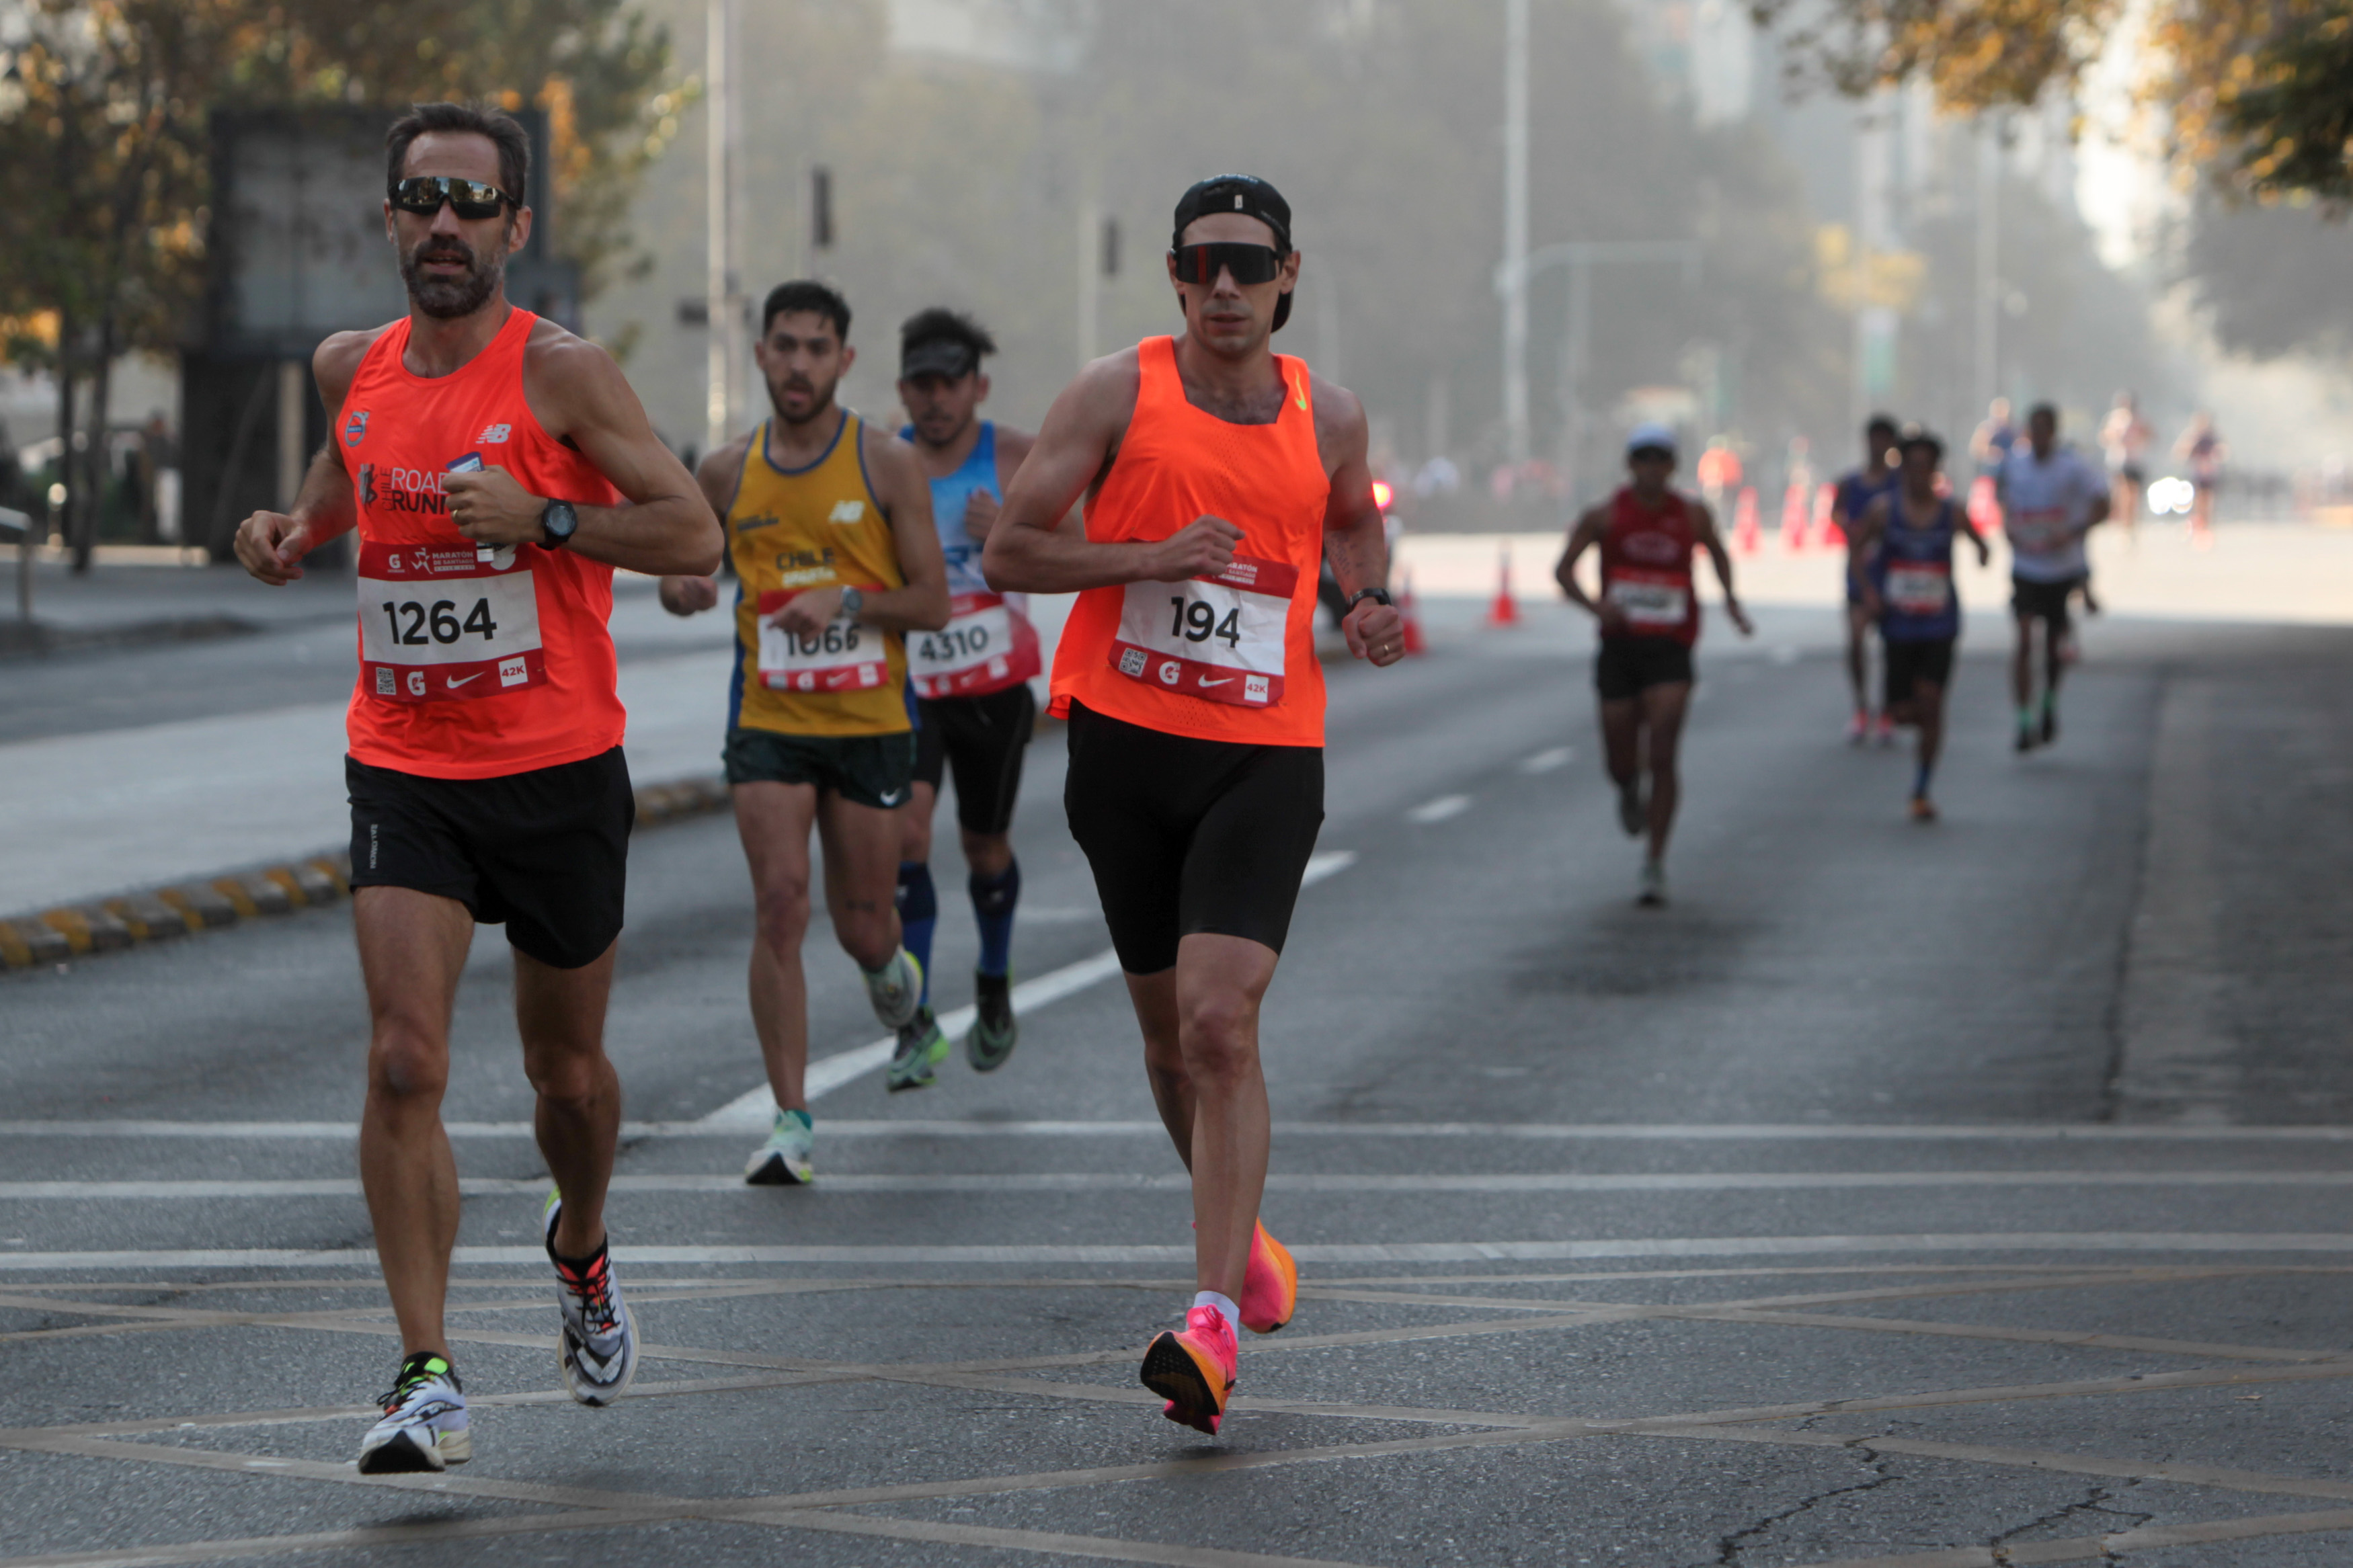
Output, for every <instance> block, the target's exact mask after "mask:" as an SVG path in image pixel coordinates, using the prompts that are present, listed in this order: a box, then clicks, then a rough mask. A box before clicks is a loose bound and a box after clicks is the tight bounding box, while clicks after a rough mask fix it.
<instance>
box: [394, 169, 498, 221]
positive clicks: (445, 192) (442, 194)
mask: <svg viewBox="0 0 2353 1568" xmlns="http://www.w3.org/2000/svg"><path fill="white" fill-rule="evenodd" d="M387 194H388V195H390V196H391V197H392V205H394V206H396V207H398V208H399V209H400V210H401V211H403V212H405V213H415V214H417V216H419V217H431V216H433V215H434V214H436V213H438V212H439V211H440V210H441V204H442V203H443V202H448V204H449V210H450V211H451V212H454V213H456V214H457V215H458V216H459V217H462V218H476V219H480V218H486V217H496V216H499V212H500V209H501V208H503V207H509V206H512V205H515V203H514V199H513V198H512V197H511V196H509V195H507V194H506V193H505V192H504V191H502V190H501V189H499V188H498V186H496V185H486V184H482V182H481V181H480V180H453V179H451V178H450V177H449V176H448V175H447V174H413V175H411V176H409V177H408V178H407V179H406V180H395V181H394V182H393V184H392V189H391V190H390V191H389V192H388V193H387Z"/></svg>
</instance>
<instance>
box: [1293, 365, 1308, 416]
mask: <svg viewBox="0 0 2353 1568" xmlns="http://www.w3.org/2000/svg"><path fill="white" fill-rule="evenodd" d="M1291 395H1292V396H1293V397H1295V398H1297V399H1298V400H1299V406H1300V407H1301V408H1305V407H1306V406H1307V384H1306V383H1305V382H1303V381H1302V380H1301V379H1300V378H1299V374H1298V373H1297V372H1296V371H1293V373H1292V376H1291Z"/></svg>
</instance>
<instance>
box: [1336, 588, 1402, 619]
mask: <svg viewBox="0 0 2353 1568" xmlns="http://www.w3.org/2000/svg"><path fill="white" fill-rule="evenodd" d="M1365 599H1370V600H1371V601H1372V602H1373V603H1375V604H1376V605H1392V606H1393V605H1395V603H1396V602H1395V601H1394V600H1392V599H1391V598H1390V597H1389V591H1388V589H1387V588H1359V589H1357V590H1356V592H1355V593H1353V594H1351V595H1348V608H1349V609H1350V610H1353V609H1355V608H1356V605H1357V603H1358V602H1359V601H1361V600H1365ZM1343 613H1344V614H1345V612H1343Z"/></svg>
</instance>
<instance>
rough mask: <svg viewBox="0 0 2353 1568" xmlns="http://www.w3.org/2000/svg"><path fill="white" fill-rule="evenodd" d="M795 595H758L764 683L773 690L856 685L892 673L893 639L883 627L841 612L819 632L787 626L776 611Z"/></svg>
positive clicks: (880, 680)
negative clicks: (803, 630)
mask: <svg viewBox="0 0 2353 1568" xmlns="http://www.w3.org/2000/svg"><path fill="white" fill-rule="evenodd" d="M865 591H866V592H868V593H880V592H881V588H880V587H879V586H878V587H875V588H870V589H867V590H865ZM797 597H798V594H797V593H786V592H782V591H771V592H769V593H765V594H763V595H760V683H761V684H762V685H764V686H765V687H767V688H768V689H770V690H772V691H855V690H858V689H860V688H863V687H869V686H880V685H881V684H882V683H883V681H885V680H887V679H890V675H891V653H890V645H889V644H888V643H887V642H886V641H884V637H886V635H887V634H885V633H884V632H883V631H882V630H881V628H880V627H877V626H860V625H859V624H858V623H857V622H856V621H853V620H851V619H850V618H849V616H835V617H834V618H833V619H832V620H830V621H828V622H827V623H826V624H825V626H824V627H823V628H822V629H820V630H818V631H816V632H796V631H792V630H789V629H787V628H786V626H784V624H783V623H782V622H781V621H780V620H779V619H778V616H779V615H780V614H781V612H782V611H783V610H784V607H785V606H786V605H788V604H790V603H791V602H792V601H793V600H794V599H795V598H797Z"/></svg>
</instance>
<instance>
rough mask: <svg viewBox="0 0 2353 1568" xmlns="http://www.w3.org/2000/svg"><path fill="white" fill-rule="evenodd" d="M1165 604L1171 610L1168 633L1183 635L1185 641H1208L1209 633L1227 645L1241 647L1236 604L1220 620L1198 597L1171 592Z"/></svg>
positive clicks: (1240, 617) (1238, 609)
mask: <svg viewBox="0 0 2353 1568" xmlns="http://www.w3.org/2000/svg"><path fill="white" fill-rule="evenodd" d="M1168 605H1169V608H1170V610H1171V612H1172V614H1171V616H1170V618H1169V623H1168V635H1169V636H1170V637H1183V638H1184V639H1185V640H1186V641H1187V642H1208V640H1209V639H1210V638H1211V637H1223V638H1225V640H1226V646H1227V647H1229V648H1230V647H1241V645H1242V612H1241V607H1240V605H1236V606H1235V607H1234V608H1232V609H1230V610H1228V611H1227V612H1226V618H1225V619H1224V620H1222V621H1221V620H1219V619H1218V612H1217V611H1216V610H1215V609H1214V608H1212V607H1211V606H1209V605H1206V604H1203V603H1202V602H1201V601H1200V600H1198V599H1187V598H1185V597H1184V596H1182V595H1172V596H1171V597H1170V598H1169V600H1168Z"/></svg>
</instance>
